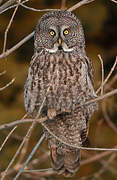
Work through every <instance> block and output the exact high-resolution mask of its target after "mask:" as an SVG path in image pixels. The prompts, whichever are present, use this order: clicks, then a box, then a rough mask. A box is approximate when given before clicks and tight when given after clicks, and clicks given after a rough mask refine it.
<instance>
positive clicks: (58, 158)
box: [50, 144, 80, 177]
mask: <svg viewBox="0 0 117 180" xmlns="http://www.w3.org/2000/svg"><path fill="white" fill-rule="evenodd" d="M50 152H51V154H50V157H51V163H52V167H53V169H54V170H55V171H57V173H58V174H63V175H64V176H66V177H70V176H73V175H74V173H75V172H76V171H77V170H78V168H79V166H80V150H79V149H70V148H68V147H66V146H63V145H62V147H58V146H56V145H55V144H51V146H50Z"/></svg>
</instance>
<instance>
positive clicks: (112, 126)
mask: <svg viewBox="0 0 117 180" xmlns="http://www.w3.org/2000/svg"><path fill="white" fill-rule="evenodd" d="M5 2H7V1H2V4H4V3H5ZM77 2H78V1H77V0H67V1H66V8H69V7H71V6H73V5H75V4H76V3H77ZM2 4H1V5H2ZM26 5H28V6H29V7H33V8H36V9H46V8H47V9H49V8H50V9H55V8H56V9H58V8H61V1H60V0H32V1H31V0H30V1H29V2H27V3H26ZM13 11H14V8H13V9H9V10H8V11H6V12H4V13H2V14H1V15H0V54H2V51H3V44H4V33H5V30H6V28H7V25H8V23H9V21H10V19H11V16H12V14H13ZM73 12H74V13H75V15H76V16H77V17H78V18H79V19H80V20H81V22H82V24H83V27H84V31H85V38H86V51H87V55H88V56H89V58H90V59H91V60H92V62H93V65H94V68H95V77H94V78H95V89H98V88H99V87H100V84H101V64H100V60H99V58H98V54H100V55H101V57H102V58H103V63H104V76H105V77H107V75H108V73H109V72H110V70H111V68H112V66H113V64H114V62H115V57H116V55H117V4H116V3H114V2H112V1H109V0H98V1H94V2H92V3H89V4H87V5H84V6H82V7H80V8H78V9H76V10H75V11H73ZM43 14H45V12H34V11H31V10H28V9H25V8H24V7H21V6H19V8H18V10H17V12H16V15H15V17H14V20H13V22H12V24H11V27H10V29H9V32H8V37H7V43H6V49H10V48H11V47H13V46H14V45H15V44H17V43H18V42H19V41H20V40H22V39H23V38H24V37H25V36H27V35H28V34H29V33H31V32H32V31H33V30H34V28H35V26H36V24H37V22H38V20H39V18H40V17H41V16H42V15H43ZM32 55H33V38H31V39H30V40H29V41H27V42H26V43H25V44H23V45H22V46H21V47H20V48H18V49H17V50H16V51H14V52H13V53H11V54H10V55H9V56H7V57H6V58H2V59H0V73H1V72H3V71H4V70H6V73H5V74H4V75H1V76H0V88H1V87H3V86H5V85H6V84H7V83H9V82H10V81H11V79H12V78H16V80H15V82H14V83H13V84H12V85H11V86H9V87H8V88H6V89H4V90H3V91H0V124H4V123H10V122H12V121H15V120H20V119H21V118H22V117H23V116H24V114H25V109H24V103H23V91H24V83H25V81H26V76H27V72H28V67H29V63H30V60H31V57H32ZM115 88H117V68H115V70H114V72H113V73H112V75H111V78H110V79H109V81H108V82H107V84H106V85H105V89H104V90H105V91H104V92H105V93H106V92H108V91H111V90H113V89H115ZM99 94H100V93H99ZM99 94H98V95H99ZM29 126H30V124H24V125H19V126H18V128H17V129H16V130H15V131H14V133H13V134H12V135H11V137H10V138H9V140H8V142H7V143H6V145H5V146H4V148H3V149H2V151H1V152H0V172H2V171H4V170H5V168H6V167H7V165H8V163H9V162H10V160H11V159H12V157H13V155H14V154H15V152H16V150H17V148H18V147H19V145H20V143H21V142H22V140H23V137H24V136H25V134H26V132H27V130H28V128H29ZM40 126H41V125H37V126H36V128H35V130H34V132H32V135H31V138H30V142H29V145H28V151H27V153H26V155H25V157H24V159H23V161H24V160H25V159H26V157H27V156H28V154H29V153H30V152H31V150H32V148H33V147H34V145H35V144H36V142H37V140H38V139H39V138H40V136H41V134H42V128H41V127H40ZM10 130H11V128H10V129H6V130H2V131H0V145H1V144H2V142H3V141H4V139H5V137H6V136H7V134H8V132H10ZM89 139H90V142H91V145H90V146H91V147H104V148H109V147H110V148H111V147H115V146H117V95H114V96H111V97H109V98H107V99H105V100H103V101H102V102H100V103H99V110H98V111H97V112H95V113H94V115H93V117H92V118H91V120H90V130H89ZM97 154H99V152H95V151H82V160H83V159H84V160H85V159H87V158H91V157H92V156H95V155H97ZM113 154H114V153H113ZM113 154H111V153H110V155H108V156H105V157H104V158H101V159H100V160H97V161H95V162H92V163H91V162H90V163H88V164H86V165H82V166H81V168H80V170H79V171H78V172H77V173H76V175H75V176H74V177H72V178H68V179H72V180H77V179H85V178H86V179H99V180H101V179H104V180H117V171H116V169H117V153H115V154H114V155H113ZM112 155H113V156H114V158H112V157H111V156H112ZM19 157H20V156H19ZM19 157H18V158H19ZM42 157H43V158H44V159H41V160H40V161H41V163H39V164H38V163H37V164H36V165H32V166H31V167H32V169H34V168H36V169H41V168H48V167H51V165H50V160H49V156H48V146H47V142H46V140H45V141H44V142H43V144H42V145H41V147H40V148H39V150H38V151H37V153H36V155H35V156H34V157H33V160H34V159H39V158H42ZM18 158H17V159H18ZM109 158H110V159H111V160H110V163H109V165H108V166H107V167H104V164H105V162H108V161H109ZM16 163H17V161H15V163H14V165H15V164H16ZM14 165H13V166H12V168H13V167H14ZM101 170H103V172H101V174H99V173H100V171H101ZM13 173H14V172H13ZM90 175H91V176H90ZM96 175H97V177H96ZM36 178H37V179H43V180H44V179H48V180H54V179H55V180H56V179H57V180H59V179H60V180H64V179H66V178H64V177H62V176H60V175H56V174H51V173H50V175H46V176H44V175H43V176H42V177H41V176H39V175H38V176H37V175H30V176H28V175H26V174H24V175H23V174H22V176H21V177H20V178H19V179H21V180H28V179H30V180H31V179H32V180H33V179H36ZM9 179H10V180H11V179H13V174H12V173H11V174H10V175H9V177H7V180H9Z"/></svg>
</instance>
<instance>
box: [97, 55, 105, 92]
mask: <svg viewBox="0 0 117 180" xmlns="http://www.w3.org/2000/svg"><path fill="white" fill-rule="evenodd" d="M98 58H99V60H100V62H101V67H102V68H101V69H102V81H101V86H100V87H101V95H103V91H104V65H103V60H102V57H101V55H100V54H98Z"/></svg>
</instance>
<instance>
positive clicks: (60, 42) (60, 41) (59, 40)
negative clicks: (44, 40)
mask: <svg viewBox="0 0 117 180" xmlns="http://www.w3.org/2000/svg"><path fill="white" fill-rule="evenodd" d="M58 43H59V46H61V45H62V40H61V38H59V39H58Z"/></svg>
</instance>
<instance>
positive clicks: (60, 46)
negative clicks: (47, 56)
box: [46, 37, 73, 53]
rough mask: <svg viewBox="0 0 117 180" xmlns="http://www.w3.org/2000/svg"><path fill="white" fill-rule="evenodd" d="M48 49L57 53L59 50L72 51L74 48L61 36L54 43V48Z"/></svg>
mask: <svg viewBox="0 0 117 180" xmlns="http://www.w3.org/2000/svg"><path fill="white" fill-rule="evenodd" d="M46 50H47V51H48V52H50V53H56V52H57V51H63V52H72V51H73V48H69V47H68V46H67V44H66V43H65V42H63V41H62V39H61V38H60V37H59V39H58V41H57V42H56V43H55V44H54V46H53V48H51V49H47V48H46Z"/></svg>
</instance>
